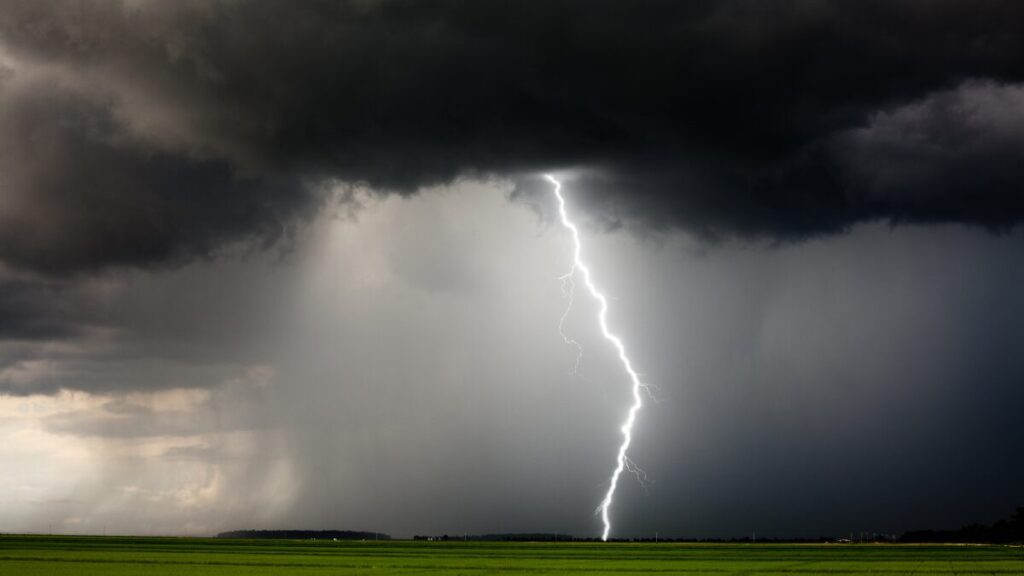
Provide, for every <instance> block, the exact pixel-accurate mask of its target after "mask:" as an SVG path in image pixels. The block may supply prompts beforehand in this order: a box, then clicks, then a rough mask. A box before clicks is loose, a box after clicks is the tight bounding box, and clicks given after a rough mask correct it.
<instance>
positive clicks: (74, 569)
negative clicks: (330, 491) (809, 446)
mask: <svg viewBox="0 0 1024 576" xmlns="http://www.w3.org/2000/svg"><path fill="white" fill-rule="evenodd" d="M520 573H522V574H534V575H542V574H622V573H633V574H689V575H695V574H716V575H725V574H759V575H760V574H764V575H767V574H875V575H878V574H915V575H926V574H957V575H960V574H1024V549H1021V548H1018V547H1001V546H915V545H906V546H901V545H882V544H863V545H817V544H810V545H772V544H757V545H749V544H747V545H730V544H656V545H652V544H599V543H565V544H562V543H537V544H530V543H483V542H468V543H464V542H443V543H442V542H324V541H319V542H312V541H294V540H292V541H289V540H225V539H222V540H218V539H207V538H121V537H109V538H104V537H71V536H0V574H3V575H8V574H11V575H15V574H17V575H24V576H34V575H44V574H45V575H68V576H71V575H76V576H78V575H82V576H90V575H99V574H103V575H122V574H153V575H167V574H202V575H206V574H209V575H220V574H223V575H225V576H227V575H231V576H238V575H243V574H253V575H257V574H258V575H270V574H284V575H288V574H300V575H310V576H314V575H326V574H332V575H334V574H336V575H350V574H437V575H449V574H450V575H455V574H471V575H477V574H520Z"/></svg>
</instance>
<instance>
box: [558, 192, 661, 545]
mask: <svg viewBox="0 0 1024 576" xmlns="http://www.w3.org/2000/svg"><path fill="white" fill-rule="evenodd" d="M544 178H545V179H547V181H548V182H551V184H552V185H553V186H554V192H555V198H556V199H557V200H558V216H559V218H560V219H561V223H562V227H563V228H565V229H566V230H568V231H569V232H570V233H571V235H572V241H573V264H572V270H570V271H569V273H568V274H566V275H565V276H562V281H563V287H564V286H565V285H566V284H565V282H566V280H568V281H569V289H570V291H569V298H570V300H569V306H570V307H571V306H572V290H573V288H574V286H575V285H574V284H573V283H572V277H573V276H575V275H576V273H577V272H579V273H580V275H581V276H582V277H583V284H584V286H586V287H587V291H588V292H590V295H591V296H592V297H593V298H594V299H595V300H597V302H598V304H599V305H600V309H599V311H598V314H597V321H598V324H599V325H600V327H601V335H602V336H604V339H605V340H607V341H608V342H609V343H611V344H612V346H614V347H615V350H616V351H617V352H618V354H619V361H620V362H621V363H622V367H623V368H624V369H625V370H626V374H628V375H629V380H630V384H631V387H632V393H633V403H632V404H631V405H630V407H629V411H628V412H627V413H626V420H625V422H623V424H622V426H621V428H620V430H621V431H622V443H621V444H620V445H619V451H618V455H617V456H616V459H615V469H614V470H613V471H612V474H611V478H610V479H609V482H608V491H607V492H606V493H605V495H604V499H603V500H601V503H600V504H599V505H598V507H597V512H598V513H600V515H601V521H602V522H603V523H604V531H603V532H602V533H601V540H602V541H605V542H607V541H608V536H609V534H611V531H612V521H611V516H610V510H611V507H612V503H613V502H614V500H615V490H616V489H617V488H618V487H619V477H620V476H622V473H623V472H624V471H627V470H628V471H629V472H631V473H633V474H634V475H636V476H637V479H638V480H640V481H641V483H644V479H646V474H644V473H643V471H642V470H640V469H639V468H638V467H637V466H636V464H634V463H633V462H632V461H631V460H630V459H629V458H628V457H627V456H626V452H627V451H628V450H629V445H630V444H631V443H632V442H633V424H635V423H636V415H637V412H639V411H640V407H641V406H643V401H642V400H641V394H640V392H641V391H642V390H643V391H648V392H649V389H648V388H647V386H646V385H645V384H643V383H642V382H641V381H640V375H639V374H637V372H636V370H634V369H633V363H632V362H630V360H629V356H628V355H627V354H626V346H625V344H623V342H622V339H621V338H619V337H618V336H617V335H615V334H614V333H613V332H612V331H611V330H609V329H608V299H607V298H606V297H605V295H604V294H603V293H602V292H601V291H600V290H598V288H597V286H596V285H595V284H594V281H593V279H592V278H591V277H590V268H588V267H587V265H586V263H585V262H584V261H583V255H582V252H583V245H582V244H581V242H580V232H579V228H577V227H576V225H575V224H574V223H573V222H572V220H570V219H569V214H568V211H567V210H566V207H565V198H564V197H563V196H562V183H561V182H559V181H558V180H557V179H556V178H555V177H554V176H552V175H550V174H545V175H544ZM568 313H569V312H568V310H566V312H565V314H563V315H562V318H561V321H560V322H559V323H558V328H559V332H561V331H562V326H563V325H564V323H565V317H566V315H568ZM562 338H564V339H565V341H566V343H567V344H572V345H575V346H576V348H577V350H578V351H579V352H580V353H582V350H581V349H580V347H579V343H577V342H576V341H575V340H572V339H571V338H569V337H567V336H566V335H565V333H564V332H563V333H562ZM576 365H577V368H578V366H579V356H577V360H576Z"/></svg>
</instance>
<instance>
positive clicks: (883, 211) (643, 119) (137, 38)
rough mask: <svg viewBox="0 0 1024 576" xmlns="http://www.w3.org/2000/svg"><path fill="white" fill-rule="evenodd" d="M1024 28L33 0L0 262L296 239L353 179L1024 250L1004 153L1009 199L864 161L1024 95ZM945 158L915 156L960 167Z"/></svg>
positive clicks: (686, 11)
mask: <svg viewBox="0 0 1024 576" xmlns="http://www.w3.org/2000/svg"><path fill="white" fill-rule="evenodd" d="M1021 12H1024V7H1020V6H1018V5H1016V4H1012V3H997V2H981V3H971V4H970V5H965V4H963V3H958V2H935V3H929V4H928V5H927V6H925V5H922V4H920V3H918V2H911V1H903V2H842V1H832V2H788V3H771V4H766V3H763V2H750V1H730V2H688V3H684V4H678V3H666V2H657V1H645V2H632V3H629V4H622V3H618V2H579V1H560V2H546V3H544V4H543V5H524V4H521V3H502V2H488V1H485V2H472V3H462V2H447V1H442V0H439V1H434V2H427V3H422V2H415V3H414V2H406V1H396V0H385V1H377V2H355V1H353V2H331V3H308V4H302V5H296V4H282V3H278V2H265V1H260V0H253V1H247V2H236V3H226V4H217V5H210V4H208V3H205V2H175V3H161V2H145V1H144V2H113V1H111V2H88V3H81V2H63V1H58V0H54V1H51V2H28V1H18V2H9V3H6V4H5V5H4V7H3V9H2V10H0V36H2V37H3V42H2V47H0V54H2V55H3V61H4V62H5V64H4V66H3V69H4V72H3V74H0V101H2V103H3V113H2V123H0V151H2V154H0V162H2V164H3V165H2V172H0V173H2V174H3V179H2V182H0V185H2V187H3V199H4V202H5V210H3V211H2V212H0V213H2V214H3V223H2V224H3V225H2V226H0V230H2V231H3V232H2V233H0V259H2V260H3V261H5V262H8V263H9V264H12V265H14V266H18V267H20V268H25V269H32V270H37V271H42V272H46V273H50V274H66V273H73V272H80V271H90V270H95V269H98V268H103V267H108V266H111V265H119V266H149V265H153V264H160V263H166V262H181V261H185V260H188V259H192V258H196V257H205V256H208V255H211V254H216V253H218V250H219V249H220V248H222V247H223V246H224V245H226V244H231V243H237V242H246V243H254V242H255V243H256V244H258V245H267V244H269V243H273V242H275V241H277V240H280V239H281V238H287V237H288V236H289V230H293V229H294V226H296V225H297V224H298V223H300V222H302V221H303V220H304V219H306V218H308V216H309V214H310V213H311V212H313V211H315V210H316V209H318V208H319V207H321V206H322V203H323V201H324V196H325V193H324V192H323V190H324V188H325V187H331V186H334V185H336V184H338V183H348V184H366V185H369V186H370V187H371V188H373V189H375V190H378V191H397V192H401V193H411V192H414V191H416V190H419V189H421V188H422V187H425V186H430V185H435V184H439V183H446V182H450V181H452V180H453V179H455V178H458V177H484V178H489V177H498V178H511V179H515V180H516V181H518V182H519V183H520V185H519V191H520V193H521V195H522V194H526V193H528V192H529V190H530V188H531V186H530V183H529V181H527V180H521V179H520V178H521V177H522V175H526V174H531V173H535V172H538V171H545V170H559V169H563V170H564V169H575V170H577V171H578V172H579V173H580V174H583V175H585V177H584V178H582V179H581V180H580V182H579V183H580V187H581V188H585V189H586V200H587V204H588V206H589V207H590V208H591V210H593V211H594V212H595V213H597V214H599V215H600V216H601V217H604V218H606V219H608V220H609V221H612V222H624V223H629V224H632V225H634V226H635V227H637V228H638V229H646V228H686V229H689V230H692V231H695V232H697V233H700V234H702V235H704V236H708V237H732V236H739V237H769V238H802V237H806V236H808V235H814V234H820V233H829V232H836V231H842V230H845V229H847V228H848V227H849V226H851V225H852V224H854V223H856V222H859V221H863V220H874V219H891V220H894V221H904V220H911V221H920V222H932V221H957V222H965V223H971V224H978V225H982V226H987V227H996V228H1005V227H1007V226H1010V225H1013V224H1015V223H1016V222H1018V221H1019V220H1020V218H1021V216H1022V212H1021V206H1022V204H1021V202H1019V201H1017V200H1016V197H1017V196H1018V195H1017V194H1016V192H1015V189H1016V187H1015V186H1013V183H1014V182H1015V181H1016V179H1015V174H1013V170H1012V168H1010V167H1008V165H1007V163H1008V162H1012V159H1007V158H1006V157H1005V156H1004V155H1001V154H1000V149H998V148H992V149H985V150H976V151H973V152H969V153H967V155H966V156H965V157H961V156H957V158H958V159H957V160H956V161H954V162H952V163H949V162H945V163H943V165H944V166H945V168H944V170H945V171H946V172H955V178H954V180H956V181H964V182H967V181H970V182H977V183H979V184H978V186H981V187H984V188H985V191H984V193H983V194H981V198H980V199H978V194H975V193H973V192H971V191H969V190H967V189H966V187H965V186H956V185H948V186H946V187H945V192H944V193H943V194H942V195H930V194H925V193H922V192H921V190H920V187H921V186H925V185H926V184H927V179H925V180H921V179H918V178H909V177H894V176H893V175H892V174H891V172H892V170H893V167H892V164H893V161H892V160H891V159H888V158H887V159H886V160H885V161H877V158H878V155H879V154H880V153H881V150H882V149H881V148H879V147H878V146H880V145H881V142H880V141H877V142H876V144H878V145H877V146H876V145H871V144H867V143H866V140H865V139H869V140H870V139H872V138H873V137H880V136H881V135H880V133H878V131H879V130H882V129H883V126H882V125H880V124H879V122H882V123H885V122H889V123H892V122H896V121H902V120H900V119H901V118H904V116H905V115H906V113H905V112H904V113H901V112H898V111H900V110H904V111H905V110H908V109H909V108H908V107H913V106H916V105H919V104H920V103H921V102H923V101H929V99H936V98H939V99H941V96H940V95H942V94H949V93H951V92H950V91H952V93H964V94H966V93H971V94H976V93H977V92H978V91H979V90H981V88H978V87H979V86H1006V87H1009V88H1008V89H1010V90H1013V89H1015V88H1013V87H1014V86H1016V85H1018V83H1020V82H1021V81H1022V80H1024V68H1022V61H1021V57H1020V56H1019V54H1024V46H1022V45H1021V44H1022V42H1024V39H1022V38H1021V36H1020V35H1019V34H1018V33H1017V31H1016V28H1015V27H1014V24H1013V23H1014V22H1017V21H1019V18H1020V16H1021ZM958 86H959V87H960V88H957V87H958ZM957 91H959V92H957ZM915 103H917V104H915ZM972 105H973V106H976V107H977V114H976V116H975V117H981V116H984V117H988V118H991V119H993V120H996V121H997V123H998V119H999V118H1002V117H1003V116H1006V115H1009V116H1010V117H1014V116H1016V115H1019V112H1018V110H1019V102H1018V101H1017V100H1015V99H1012V98H1011V99H1002V100H1000V99H984V98H975V99H974V100H972ZM893 114H895V115H896V116H892V117H889V116H886V115H893ZM865 130H866V131H868V132H870V133H871V135H869V134H866V133H864V131H865ZM858 135H859V136H858ZM872 135H873V136H872ZM950 136H953V137H955V134H952V133H951V134H950ZM872 141H875V140H872ZM931 145H932V143H930V142H927V141H925V140H903V141H901V143H900V145H899V147H900V152H901V153H902V154H903V155H904V156H905V157H908V158H913V159H916V160H917V161H919V162H924V161H930V160H928V159H929V158H931V160H933V161H935V162H939V161H940V159H939V158H936V157H932V156H929V154H930V152H929V149H930V148H929V147H930V146H931ZM946 153H947V154H953V155H955V156H956V155H957V154H959V152H958V151H957V150H956V149H955V148H951V147H947V148H946ZM993 167H995V168H997V170H996V171H995V173H996V176H991V175H990V176H987V177H986V174H992V172H991V171H990V170H989V169H991V168H993ZM899 170H901V171H903V172H904V176H909V172H908V171H909V170H911V168H899ZM924 170H926V171H931V173H935V170H933V169H931V168H924ZM861 189H865V190H867V191H868V192H870V194H868V193H861V192H860V190H861ZM910 197H915V198H916V199H917V200H916V201H914V202H908V201H905V199H907V198H910Z"/></svg>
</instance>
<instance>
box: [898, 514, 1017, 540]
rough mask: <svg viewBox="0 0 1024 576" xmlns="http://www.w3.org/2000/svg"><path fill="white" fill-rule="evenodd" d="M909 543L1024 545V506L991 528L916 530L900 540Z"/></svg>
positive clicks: (979, 526) (978, 526)
mask: <svg viewBox="0 0 1024 576" xmlns="http://www.w3.org/2000/svg"><path fill="white" fill-rule="evenodd" d="M900 542H907V543H936V542H955V543H971V544H1018V543H1024V506H1021V507H1018V508H1017V511H1016V512H1014V513H1013V514H1012V515H1011V516H1010V517H1009V518H1007V519H1006V520H1000V521H998V522H996V523H995V524H992V525H991V526H986V525H984V524H969V525H967V526H964V527H962V528H960V529H959V530H915V531H911V532H907V533H905V534H904V535H903V537H901V538H900Z"/></svg>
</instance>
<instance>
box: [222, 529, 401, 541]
mask: <svg viewBox="0 0 1024 576" xmlns="http://www.w3.org/2000/svg"><path fill="white" fill-rule="evenodd" d="M217 538H276V539H279V540H391V536H388V535H387V534H381V533H378V532H356V531H352V530H234V531H232V532H221V533H220V534H217Z"/></svg>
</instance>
